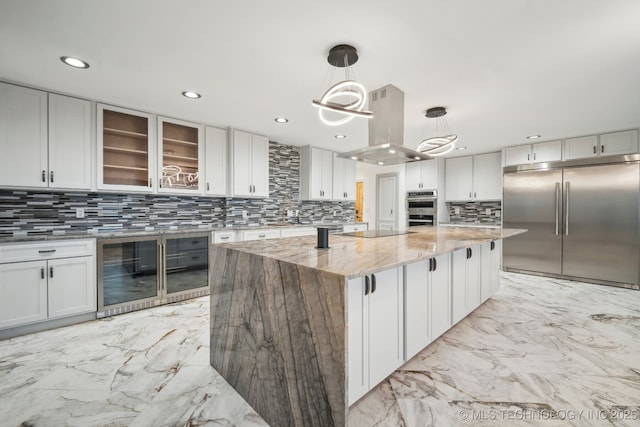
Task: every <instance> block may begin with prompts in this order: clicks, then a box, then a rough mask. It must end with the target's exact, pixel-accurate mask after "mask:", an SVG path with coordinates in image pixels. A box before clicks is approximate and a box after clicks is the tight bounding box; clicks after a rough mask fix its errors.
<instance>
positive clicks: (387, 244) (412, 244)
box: [222, 226, 526, 279]
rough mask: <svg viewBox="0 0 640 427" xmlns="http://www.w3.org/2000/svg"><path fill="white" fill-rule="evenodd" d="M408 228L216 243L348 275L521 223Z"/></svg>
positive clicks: (496, 235) (482, 238) (504, 232)
mask: <svg viewBox="0 0 640 427" xmlns="http://www.w3.org/2000/svg"><path fill="white" fill-rule="evenodd" d="M410 231H411V233H409V234H402V235H395V236H388V237H380V238H362V237H351V236H344V235H341V234H336V235H331V236H330V237H329V249H316V248H315V245H316V243H317V239H316V236H304V237H295V238H288V239H280V240H267V241H264V240H261V241H260V240H259V241H249V242H235V243H225V244H223V245H222V247H226V248H231V249H235V250H238V251H241V252H248V253H252V254H256V255H261V256H264V257H267V258H272V259H277V260H279V261H284V262H290V263H293V264H298V265H302V266H306V267H311V268H316V269H319V270H322V271H327V272H331V273H336V274H340V275H343V276H345V277H346V278H348V279H350V278H354V277H360V276H364V275H366V274H370V273H375V272H377V271H381V270H386V269H388V268H393V267H398V266H401V265H405V264H408V263H411V262H416V261H420V260H423V259H427V258H430V257H433V256H437V255H441V254H444V253H448V252H452V251H455V250H457V249H462V248H465V247H469V246H472V245H475V244H478V243H483V242H487V241H491V240H497V239H504V238H507V237H511V236H515V235H517V234H520V233H524V232H526V230H522V229H506V228H503V229H500V228H488V227H485V228H480V227H453V226H446V227H412V228H411V229H410Z"/></svg>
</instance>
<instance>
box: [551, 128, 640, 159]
mask: <svg viewBox="0 0 640 427" xmlns="http://www.w3.org/2000/svg"><path fill="white" fill-rule="evenodd" d="M637 152H638V130H637V129H631V130H626V131H621V132H611V133H604V134H602V135H600V136H598V135H589V136H582V137H579V138H567V139H565V140H564V155H563V160H571V159H582V158H587V157H600V156H613V155H617V154H632V153H637Z"/></svg>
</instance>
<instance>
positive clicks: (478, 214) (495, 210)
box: [447, 200, 502, 225]
mask: <svg viewBox="0 0 640 427" xmlns="http://www.w3.org/2000/svg"><path fill="white" fill-rule="evenodd" d="M447 208H448V209H449V221H450V222H473V223H482V224H491V225H500V224H501V221H502V202H501V201H500V200H495V201H494V200H492V201H487V202H447ZM487 209H488V211H487Z"/></svg>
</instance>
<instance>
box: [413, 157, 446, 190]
mask: <svg viewBox="0 0 640 427" xmlns="http://www.w3.org/2000/svg"><path fill="white" fill-rule="evenodd" d="M405 173H406V178H405V186H406V189H407V191H421V190H436V189H437V188H438V163H437V161H436V159H431V160H424V161H421V162H410V163H407V164H406V165H405Z"/></svg>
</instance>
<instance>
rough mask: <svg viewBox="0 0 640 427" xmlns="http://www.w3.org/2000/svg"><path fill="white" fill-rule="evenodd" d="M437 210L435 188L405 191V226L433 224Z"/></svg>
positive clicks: (435, 221)
mask: <svg viewBox="0 0 640 427" xmlns="http://www.w3.org/2000/svg"><path fill="white" fill-rule="evenodd" d="M437 210H438V194H437V191H436V190H424V191H409V192H408V193H407V227H415V226H418V225H430V226H435V225H437V224H438V220H437Z"/></svg>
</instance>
